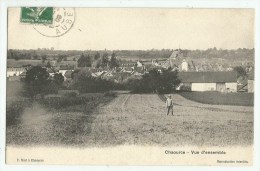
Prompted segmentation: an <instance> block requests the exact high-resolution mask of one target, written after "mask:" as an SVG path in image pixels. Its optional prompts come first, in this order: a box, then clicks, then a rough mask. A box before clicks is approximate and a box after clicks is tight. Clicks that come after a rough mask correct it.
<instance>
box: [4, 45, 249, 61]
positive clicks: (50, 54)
mask: <svg viewBox="0 0 260 171" xmlns="http://www.w3.org/2000/svg"><path fill="white" fill-rule="evenodd" d="M105 52H106V53H108V54H109V55H111V54H112V52H114V53H115V54H116V56H117V57H119V58H120V59H125V60H130V59H132V60H137V59H142V60H146V59H147V60H150V59H162V58H163V59H165V58H168V57H170V55H171V54H172V52H173V50H171V49H162V50H114V51H111V50H106V51H105V50H101V51H94V50H85V51H77V50H70V51H61V50H8V53H7V58H8V59H16V60H20V59H33V60H36V59H37V60H40V59H42V57H47V59H52V58H53V59H54V60H55V59H56V58H59V57H62V58H68V59H67V60H72V59H70V57H72V56H77V55H81V54H84V55H90V56H92V57H93V56H94V55H95V54H96V53H100V54H101V55H102V54H103V53H105ZM181 52H182V53H183V57H189V58H192V59H198V58H206V59H212V58H222V59H225V60H231V61H232V60H249V61H254V49H245V48H243V49H241V48H239V49H236V50H222V49H217V48H210V49H207V50H187V49H184V50H181ZM74 60H75V59H74Z"/></svg>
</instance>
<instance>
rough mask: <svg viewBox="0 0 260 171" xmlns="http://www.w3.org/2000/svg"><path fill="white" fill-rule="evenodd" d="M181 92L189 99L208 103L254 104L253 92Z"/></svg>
mask: <svg viewBox="0 0 260 171" xmlns="http://www.w3.org/2000/svg"><path fill="white" fill-rule="evenodd" d="M179 94H180V95H181V96H183V97H185V98H187V99H189V100H193V101H196V102H200V103H206V104H215V105H234V106H254V94H253V93H220V92H180V93H179Z"/></svg>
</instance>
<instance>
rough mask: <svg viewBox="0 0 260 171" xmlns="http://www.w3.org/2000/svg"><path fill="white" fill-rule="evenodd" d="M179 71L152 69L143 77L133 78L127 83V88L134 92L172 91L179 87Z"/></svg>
mask: <svg viewBox="0 0 260 171" xmlns="http://www.w3.org/2000/svg"><path fill="white" fill-rule="evenodd" d="M179 84H180V80H179V78H178V72H177V71H174V72H172V71H171V70H170V69H169V70H163V71H161V72H159V71H158V70H155V69H154V70H151V71H149V73H148V74H145V75H143V77H142V79H140V80H138V79H131V80H128V82H127V83H126V87H127V89H129V90H131V91H132V92H134V93H170V92H172V91H174V90H175V89H176V87H178V85H179Z"/></svg>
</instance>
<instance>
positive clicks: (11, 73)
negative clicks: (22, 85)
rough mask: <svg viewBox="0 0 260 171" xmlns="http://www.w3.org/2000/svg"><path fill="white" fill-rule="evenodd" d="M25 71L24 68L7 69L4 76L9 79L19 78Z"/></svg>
mask: <svg viewBox="0 0 260 171" xmlns="http://www.w3.org/2000/svg"><path fill="white" fill-rule="evenodd" d="M24 71H26V70H25V68H22V67H21V68H20V67H19V68H7V71H6V76H7V77H11V76H19V75H20V74H21V73H23V72H24Z"/></svg>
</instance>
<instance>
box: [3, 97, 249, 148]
mask: <svg viewBox="0 0 260 171" xmlns="http://www.w3.org/2000/svg"><path fill="white" fill-rule="evenodd" d="M172 97H173V101H174V104H175V105H174V116H166V109H165V104H164V102H163V101H162V100H161V99H160V98H159V97H158V95H155V94H119V95H118V96H117V97H116V98H115V99H114V100H112V101H110V102H109V103H108V104H107V105H100V104H99V105H98V104H96V105H98V108H97V109H96V110H93V111H92V112H91V114H90V113H89V112H85V111H84V110H82V107H83V106H82V105H79V106H78V107H75V106H74V107H73V106H71V107H65V108H64V109H60V110H58V111H57V110H46V109H44V108H42V107H41V106H39V105H37V104H36V105H35V106H34V108H30V109H28V111H26V112H25V114H24V116H23V117H22V122H21V124H19V125H15V126H12V127H8V128H7V143H8V144H16V145H17V144H18V145H19V144H20V145H25V144H27V145H30V144H37V145H52V144H59V145H66V146H68V145H69V146H73V145H77V146H84V147H91V146H114V145H123V144H126V145H159V146H161V145H163V146H167V145H175V146H183V145H192V146H203V145H204V146H231V145H252V143H253V107H244V106H225V105H208V104H201V103H197V102H193V101H190V100H187V99H185V98H183V97H182V96H180V95H178V94H174V95H172ZM108 101H109V100H108ZM108 101H107V102H108ZM93 106H95V105H93ZM76 109H77V110H76Z"/></svg>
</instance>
